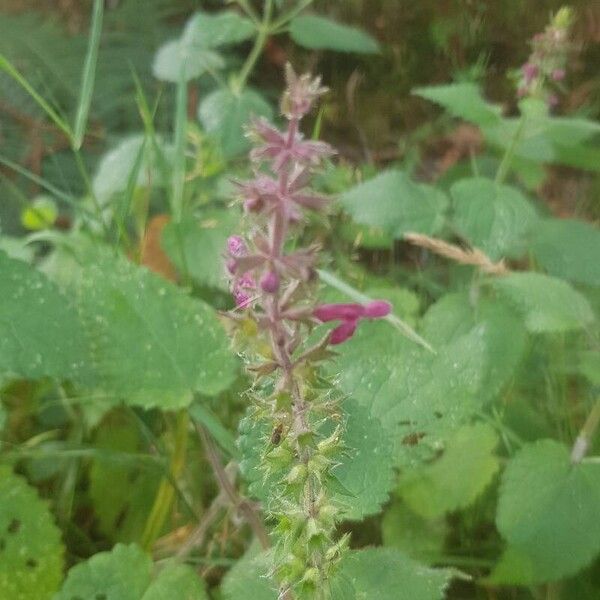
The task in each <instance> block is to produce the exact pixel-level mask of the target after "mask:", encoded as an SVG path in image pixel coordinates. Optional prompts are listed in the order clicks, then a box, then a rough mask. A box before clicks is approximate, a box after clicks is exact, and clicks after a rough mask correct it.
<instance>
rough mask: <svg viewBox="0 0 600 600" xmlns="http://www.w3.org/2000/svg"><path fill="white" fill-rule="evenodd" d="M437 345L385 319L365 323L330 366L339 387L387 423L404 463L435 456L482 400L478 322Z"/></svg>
mask: <svg viewBox="0 0 600 600" xmlns="http://www.w3.org/2000/svg"><path fill="white" fill-rule="evenodd" d="M436 351H437V354H432V353H431V352H427V351H425V350H422V349H420V348H418V347H415V345H414V344H413V343H411V342H409V341H407V340H404V339H403V338H401V337H400V336H399V334H398V333H397V332H395V331H394V330H393V329H391V328H390V327H389V326H388V325H387V324H386V323H365V324H364V325H363V326H362V327H361V328H359V331H358V332H357V334H356V335H355V336H354V338H353V339H352V340H350V341H348V342H347V343H346V344H344V345H343V346H340V348H339V352H340V356H339V358H338V360H337V363H336V365H335V367H332V369H333V368H334V369H335V371H334V372H335V373H336V374H338V377H339V385H340V388H341V390H342V391H343V392H344V393H346V394H348V395H349V396H350V397H352V398H353V399H355V400H356V401H357V402H358V403H359V404H362V405H363V406H365V407H368V408H369V410H370V411H371V412H372V414H374V415H375V416H376V417H378V418H379V419H381V422H382V423H383V424H384V426H385V427H386V429H389V431H390V432H391V434H392V436H393V438H394V439H395V440H396V441H397V449H396V453H397V458H396V460H397V461H398V462H399V464H401V465H406V464H407V463H410V462H411V461H412V460H414V459H416V458H421V459H422V458H424V457H431V454H432V453H434V448H435V447H436V445H437V444H438V443H439V440H440V439H444V438H445V437H446V436H447V435H448V433H449V432H451V431H453V430H454V429H455V428H456V427H457V426H459V425H460V424H461V423H463V422H465V420H467V419H468V418H469V417H470V416H471V415H473V413H474V412H475V411H477V410H478V409H479V408H480V407H481V404H482V402H483V396H482V394H481V392H480V390H481V388H482V383H483V382H484V381H485V377H486V365H487V357H486V349H485V338H484V337H483V336H482V335H481V332H480V331H479V330H478V327H474V328H473V329H472V330H470V331H469V332H468V333H466V334H464V335H461V336H459V337H457V338H456V339H455V340H453V341H452V342H450V343H448V344H446V345H444V346H442V347H437V348H436Z"/></svg>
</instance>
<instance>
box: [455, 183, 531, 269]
mask: <svg viewBox="0 0 600 600" xmlns="http://www.w3.org/2000/svg"><path fill="white" fill-rule="evenodd" d="M450 195H451V196H452V208H453V223H454V225H455V227H456V230H457V231H458V233H459V234H460V235H461V236H462V237H464V238H465V239H466V240H467V241H468V242H469V243H470V244H471V245H472V246H475V247H477V248H479V249H481V250H483V251H484V252H485V253H486V254H487V255H488V256H489V257H490V258H491V259H492V260H498V259H500V258H503V257H504V256H510V257H518V256H520V255H522V254H523V252H524V250H525V239H524V238H525V236H526V234H527V233H528V232H529V230H530V229H531V227H532V225H533V224H534V223H535V221H536V212H535V210H534V208H533V206H532V205H531V204H530V203H529V201H528V200H527V198H525V196H523V194H521V192H520V191H519V190H517V189H516V188H513V187H510V186H507V185H496V184H495V183H494V182H493V181H492V180H490V179H485V178H483V177H476V178H470V179H462V180H460V181H458V182H457V183H455V184H454V185H453V186H452V188H451V190H450Z"/></svg>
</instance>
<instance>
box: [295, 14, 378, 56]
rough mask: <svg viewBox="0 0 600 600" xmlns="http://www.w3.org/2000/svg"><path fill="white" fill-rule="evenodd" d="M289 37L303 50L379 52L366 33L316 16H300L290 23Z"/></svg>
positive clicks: (374, 42)
mask: <svg viewBox="0 0 600 600" xmlns="http://www.w3.org/2000/svg"><path fill="white" fill-rule="evenodd" d="M290 36H291V37H292V39H293V40H294V41H295V42H296V43H297V44H300V45H301V46H304V47H305V48H310V49H313V50H336V51H338V52H359V53H362V54H374V53H376V52H379V50H380V48H379V43H378V42H377V40H375V39H374V38H373V37H371V36H370V35H369V34H368V33H366V32H364V31H362V30H361V29H357V28H356V27H350V26H348V25H342V24H341V23H336V22H335V21H332V20H331V19H328V18H326V17H322V16H318V15H300V16H299V17H296V18H294V19H292V22H291V23H290Z"/></svg>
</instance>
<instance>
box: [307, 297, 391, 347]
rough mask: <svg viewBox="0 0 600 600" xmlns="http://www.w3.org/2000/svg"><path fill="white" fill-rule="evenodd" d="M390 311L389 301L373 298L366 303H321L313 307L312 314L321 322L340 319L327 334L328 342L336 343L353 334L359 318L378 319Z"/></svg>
mask: <svg viewBox="0 0 600 600" xmlns="http://www.w3.org/2000/svg"><path fill="white" fill-rule="evenodd" d="M391 311H392V305H391V304H390V303H389V302H386V301H385V300H373V301H372V302H369V303H367V304H354V303H352V304H321V305H320V306H317V307H316V308H315V310H314V312H313V315H314V317H315V318H316V319H317V320H318V321H321V322H322V323H327V322H329V321H342V323H341V324H340V325H338V326H337V327H336V328H335V329H333V330H332V331H331V334H330V336H329V343H330V344H332V345H337V344H341V343H342V342H345V341H346V340H348V339H350V338H351V337H352V336H353V335H354V332H355V331H356V328H357V327H358V323H359V321H360V320H361V319H380V318H382V317H387V315H389V314H390V312H391Z"/></svg>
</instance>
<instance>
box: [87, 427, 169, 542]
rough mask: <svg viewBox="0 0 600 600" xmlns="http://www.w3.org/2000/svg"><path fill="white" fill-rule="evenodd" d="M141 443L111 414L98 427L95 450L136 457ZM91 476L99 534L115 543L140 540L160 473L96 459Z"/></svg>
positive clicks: (137, 435) (132, 431) (132, 430)
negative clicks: (129, 454)
mask: <svg viewBox="0 0 600 600" xmlns="http://www.w3.org/2000/svg"><path fill="white" fill-rule="evenodd" d="M140 442H141V440H140V436H139V434H138V432H137V431H136V429H134V428H133V427H132V426H131V424H130V423H127V422H123V421H121V420H119V419H118V417H117V416H113V415H111V416H109V417H108V418H107V420H106V421H105V422H104V423H102V425H101V426H100V427H99V429H98V431H97V433H96V437H95V440H94V447H95V448H98V449H99V450H102V449H107V450H110V451H112V452H123V453H132V454H135V453H137V452H139V451H140V450H141V448H140ZM89 477H90V489H89V494H90V498H91V500H92V504H93V507H94V513H95V516H96V519H97V520H98V527H99V529H100V531H101V532H102V533H104V535H106V536H108V537H109V539H111V540H113V541H115V542H133V541H136V540H138V539H140V535H141V534H142V532H143V530H144V526H145V525H146V520H147V518H148V515H149V514H150V510H151V509H152V504H153V502H154V498H155V496H156V491H157V489H158V485H159V483H160V481H161V473H160V472H158V471H157V470H154V471H150V470H148V469H147V468H143V467H141V466H140V465H136V464H130V463H126V464H123V463H112V462H110V461H108V460H95V461H94V462H93V463H92V466H91V468H90V475H89Z"/></svg>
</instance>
